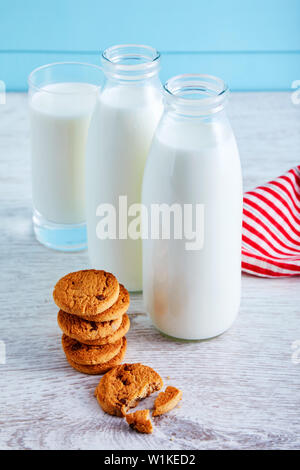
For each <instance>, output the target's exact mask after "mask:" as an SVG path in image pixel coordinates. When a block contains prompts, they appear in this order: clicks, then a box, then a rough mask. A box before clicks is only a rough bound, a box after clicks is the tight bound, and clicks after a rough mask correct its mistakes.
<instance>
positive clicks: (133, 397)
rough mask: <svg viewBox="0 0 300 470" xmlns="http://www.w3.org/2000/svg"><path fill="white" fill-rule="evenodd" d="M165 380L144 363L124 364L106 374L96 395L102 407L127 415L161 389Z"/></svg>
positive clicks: (114, 412)
mask: <svg viewBox="0 0 300 470" xmlns="http://www.w3.org/2000/svg"><path fill="white" fill-rule="evenodd" d="M162 386H163V381H162V378H161V377H160V375H159V374H158V373H157V372H155V370H153V369H152V368H151V367H148V366H144V365H143V364H122V365H120V366H117V367H115V368H114V369H112V370H110V371H109V372H107V374H105V375H104V376H103V377H102V379H101V380H100V382H99V385H98V387H97V388H96V391H95V396H96V398H97V400H98V403H99V404H100V406H101V407H102V409H103V410H104V411H105V412H106V413H108V414H110V415H116V416H126V413H127V411H128V410H129V409H130V408H134V407H135V406H136V405H137V403H138V402H139V401H140V400H142V399H143V398H146V397H148V396H149V395H151V393H153V392H156V391H158V390H161V388H162Z"/></svg>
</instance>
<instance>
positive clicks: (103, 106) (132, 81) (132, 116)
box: [86, 45, 163, 291]
mask: <svg viewBox="0 0 300 470" xmlns="http://www.w3.org/2000/svg"><path fill="white" fill-rule="evenodd" d="M159 62H160V56H159V54H158V53H157V51H156V50H154V49H152V48H151V47H147V46H131V45H129V46H114V47H111V48H109V49H107V50H106V51H105V52H104V54H103V57H102V63H103V70H104V73H105V75H106V83H105V85H104V87H103V89H102V92H101V94H100V95H99V98H98V102H97V104H96V107H95V112H94V114H93V117H92V120H91V125H90V129H89V136H88V144H87V163H86V196H87V228H88V249H89V257H90V262H91V265H92V267H93V268H96V269H97V268H98V269H105V270H107V271H110V272H113V273H114V274H115V275H116V276H117V277H118V279H119V281H120V282H121V283H123V284H125V286H126V288H127V289H128V290H130V291H140V290H141V289H142V242H141V239H137V237H136V236H135V234H133V236H129V235H128V233H130V222H132V223H135V222H134V221H136V222H138V221H137V220H136V218H135V217H134V216H135V215H137V217H138V212H136V210H137V206H135V204H139V203H140V202H141V190H142V180H143V173H144V167H145V162H146V158H147V155H148V153H149V148H150V145H151V141H152V138H153V135H154V131H155V129H156V127H157V124H158V122H159V120H160V117H161V115H162V111H163V104H162V87H161V83H160V81H159V78H158V72H159ZM128 213H129V217H128V218H127V215H128ZM135 232H136V231H135Z"/></svg>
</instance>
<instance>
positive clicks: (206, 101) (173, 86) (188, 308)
mask: <svg viewBox="0 0 300 470" xmlns="http://www.w3.org/2000/svg"><path fill="white" fill-rule="evenodd" d="M227 95H228V90H227V88H226V86H225V84H224V83H223V82H222V80H220V79H217V78H214V77H209V76H202V75H190V76H189V75H188V76H184V75H183V76H179V77H176V78H174V79H171V80H170V81H169V82H168V83H167V85H166V86H165V98H166V111H165V113H164V115H163V118H162V119H161V121H160V124H159V126H158V128H157V130H156V133H155V136H154V139H153V143H152V146H151V150H150V154H149V157H148V160H147V164H146V168H145V175H144V182H143V197H142V202H143V204H144V205H145V206H146V208H147V209H148V214H150V213H151V207H153V205H157V206H160V207H162V205H165V206H167V207H169V209H170V211H169V214H170V213H171V217H170V218H171V220H172V221H174V225H171V231H170V237H169V238H168V237H165V238H164V237H163V236H162V233H160V234H159V239H153V238H151V237H149V238H148V239H145V240H144V241H143V292H144V302H145V308H146V311H147V312H148V313H149V314H150V316H151V318H152V321H153V323H154V325H155V326H156V327H157V328H158V329H159V330H160V331H162V332H163V333H165V334H167V335H169V336H172V337H175V338H180V339H187V340H199V339H206V338H211V337H213V336H217V335H219V334H221V333H223V332H224V331H226V330H227V329H228V328H229V327H230V326H231V325H232V323H233V322H234V320H235V318H236V316H237V314H238V310H239V304H240V290H241V230H242V177H241V167H240V160H239V153H238V149H237V145H236V141H235V138H234V135H233V132H232V129H231V126H230V124H229V122H228V119H227V117H226V114H225V104H226V100H227ZM198 207H199V208H200V209H201V211H199V212H198V219H199V220H197V211H196V208H198ZM175 208H176V211H175ZM189 209H191V211H192V212H191V213H192V214H193V218H192V219H191V222H192V224H191V225H190V224H189V218H188V217H187V216H188V215H189ZM180 211H181V212H180ZM146 222H147V224H150V223H153V220H150V218H149V220H147V221H146ZM175 225H176V231H177V237H175V236H174V232H175V229H174V230H172V227H175ZM180 230H181V232H180ZM178 234H179V235H180V234H181V237H180V236H179V235H178ZM191 235H193V236H192V237H191ZM197 241H198V242H199V243H197Z"/></svg>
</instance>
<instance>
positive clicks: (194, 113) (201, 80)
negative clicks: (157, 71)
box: [164, 74, 229, 119]
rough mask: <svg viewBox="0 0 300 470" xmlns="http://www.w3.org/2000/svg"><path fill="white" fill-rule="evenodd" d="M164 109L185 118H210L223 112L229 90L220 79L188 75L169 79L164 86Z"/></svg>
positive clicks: (201, 75) (209, 76) (210, 76)
mask: <svg viewBox="0 0 300 470" xmlns="http://www.w3.org/2000/svg"><path fill="white" fill-rule="evenodd" d="M164 91H165V103H166V109H167V110H169V111H171V112H173V113H175V114H178V115H181V116H185V117H191V118H193V117H194V118H203V119H207V118H212V117H213V116H215V115H217V114H219V113H221V111H223V110H224V108H225V106H226V103H227V99H228V95H229V89H228V87H227V85H226V84H225V83H224V82H223V80H221V79H220V78H217V77H214V76H212V75H203V74H190V75H187V74H186V75H178V76H177V77H174V78H171V79H170V80H169V81H168V82H167V83H166V84H165V86H164Z"/></svg>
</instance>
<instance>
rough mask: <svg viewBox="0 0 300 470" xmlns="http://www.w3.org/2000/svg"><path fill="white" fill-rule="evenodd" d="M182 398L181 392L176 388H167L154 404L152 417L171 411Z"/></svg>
mask: <svg viewBox="0 0 300 470" xmlns="http://www.w3.org/2000/svg"><path fill="white" fill-rule="evenodd" d="M181 398H182V391H181V390H179V389H178V388H176V387H167V388H166V391H165V392H161V393H160V394H159V395H158V397H157V398H156V400H155V402H154V411H153V413H152V416H159V415H163V414H165V413H168V412H169V411H171V410H173V408H175V406H176V405H178V403H179V402H180V400H181Z"/></svg>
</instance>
